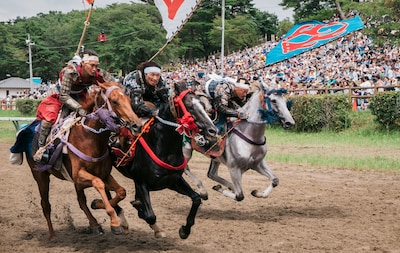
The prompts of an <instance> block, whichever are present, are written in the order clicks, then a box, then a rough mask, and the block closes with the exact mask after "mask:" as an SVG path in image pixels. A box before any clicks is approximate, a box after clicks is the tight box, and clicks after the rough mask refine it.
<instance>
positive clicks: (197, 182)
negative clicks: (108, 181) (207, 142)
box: [182, 142, 208, 200]
mask: <svg viewBox="0 0 400 253" xmlns="http://www.w3.org/2000/svg"><path fill="white" fill-rule="evenodd" d="M182 152H183V155H184V156H185V158H186V161H187V163H189V161H190V159H191V158H192V154H193V149H192V146H191V145H190V143H189V142H186V143H185V145H184V146H183V147H182ZM183 172H184V173H185V174H186V175H187V176H188V177H189V178H190V179H191V180H192V181H193V183H194V184H195V185H196V186H197V188H198V189H199V193H200V196H201V198H202V199H204V200H207V199H208V193H207V190H206V188H205V187H204V186H203V183H202V182H201V180H200V179H198V178H197V177H196V176H195V175H194V174H193V173H192V172H191V171H190V168H189V165H186V167H185V170H184V171H183Z"/></svg>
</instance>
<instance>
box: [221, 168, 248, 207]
mask: <svg viewBox="0 0 400 253" xmlns="http://www.w3.org/2000/svg"><path fill="white" fill-rule="evenodd" d="M229 174H230V175H231V179H232V184H233V189H232V190H233V192H232V191H227V190H226V191H224V195H225V196H227V197H231V198H233V199H235V200H236V201H242V200H243V199H244V195H243V189H242V175H243V171H242V170H241V169H240V167H238V166H236V164H235V165H231V167H230V168H229Z"/></svg>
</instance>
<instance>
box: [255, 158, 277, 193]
mask: <svg viewBox="0 0 400 253" xmlns="http://www.w3.org/2000/svg"><path fill="white" fill-rule="evenodd" d="M254 170H255V171H257V172H258V173H260V174H261V175H264V176H267V177H268V178H269V179H270V181H271V183H270V184H269V186H268V187H267V188H266V189H265V190H264V191H262V192H259V191H258V190H253V191H252V192H251V195H253V196H254V197H257V198H266V197H268V196H269V194H270V193H271V192H272V189H273V188H275V187H276V186H278V184H279V178H278V177H277V176H275V174H274V173H273V172H272V171H271V169H270V168H269V166H268V164H267V163H266V162H265V160H262V161H261V162H260V163H259V164H258V166H257V167H255V168H254Z"/></svg>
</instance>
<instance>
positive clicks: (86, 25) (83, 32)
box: [75, 1, 94, 55]
mask: <svg viewBox="0 0 400 253" xmlns="http://www.w3.org/2000/svg"><path fill="white" fill-rule="evenodd" d="M93 5H94V1H93V2H92V3H91V6H90V9H89V13H88V15H87V17H86V20H85V23H84V24H85V26H84V27H83V31H82V35H81V39H80V40H79V44H78V48H77V49H76V52H75V55H79V50H80V48H81V46H82V43H83V39H84V38H85V34H86V30H87V27H88V26H89V24H90V22H89V20H90V15H91V14H92V10H93Z"/></svg>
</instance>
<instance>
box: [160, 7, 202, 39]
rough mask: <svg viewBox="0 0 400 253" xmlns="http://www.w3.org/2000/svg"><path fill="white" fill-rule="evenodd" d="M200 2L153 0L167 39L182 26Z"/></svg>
mask: <svg viewBox="0 0 400 253" xmlns="http://www.w3.org/2000/svg"><path fill="white" fill-rule="evenodd" d="M200 2H201V0H154V4H155V5H156V7H157V8H158V10H159V11H160V13H161V17H162V20H163V27H164V29H165V30H166V31H167V36H166V38H167V40H169V39H170V38H171V37H173V36H174V35H175V33H177V32H178V31H179V30H180V29H181V28H182V27H183V25H184V24H185V23H186V21H187V20H188V19H189V18H190V17H191V16H192V14H193V12H194V11H195V10H196V8H197V7H198V6H199V4H200Z"/></svg>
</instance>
